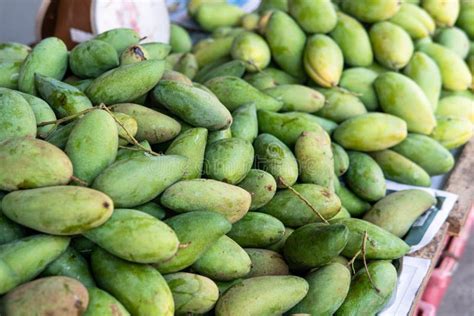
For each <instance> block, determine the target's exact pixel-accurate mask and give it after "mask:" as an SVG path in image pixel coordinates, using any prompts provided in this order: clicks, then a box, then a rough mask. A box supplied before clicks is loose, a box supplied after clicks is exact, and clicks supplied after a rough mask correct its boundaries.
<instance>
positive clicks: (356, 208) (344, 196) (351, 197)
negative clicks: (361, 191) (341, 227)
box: [336, 185, 370, 217]
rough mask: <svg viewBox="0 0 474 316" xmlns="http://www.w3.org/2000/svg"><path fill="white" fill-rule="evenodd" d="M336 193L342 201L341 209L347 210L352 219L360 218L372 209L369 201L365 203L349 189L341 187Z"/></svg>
mask: <svg viewBox="0 0 474 316" xmlns="http://www.w3.org/2000/svg"><path fill="white" fill-rule="evenodd" d="M336 192H337V196H338V197H339V199H340V200H341V204H342V207H341V209H342V208H344V209H346V210H347V211H348V212H349V214H351V216H352V217H357V216H360V215H362V214H364V213H365V212H367V211H368V210H369V209H370V204H369V203H368V202H367V201H364V200H362V199H361V198H359V197H358V196H357V195H356V194H355V193H353V192H352V191H351V190H349V189H348V188H346V187H344V186H342V185H341V186H340V188H338V189H337V191H336ZM339 213H340V212H339ZM339 213H338V214H339ZM336 216H337V214H336Z"/></svg>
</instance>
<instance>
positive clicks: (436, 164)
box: [391, 134, 454, 176]
mask: <svg viewBox="0 0 474 316" xmlns="http://www.w3.org/2000/svg"><path fill="white" fill-rule="evenodd" d="M391 150H393V151H395V152H397V153H399V154H400V155H402V156H404V157H406V158H408V159H409V160H411V161H413V162H414V163H416V164H417V165H418V166H420V167H421V168H423V169H424V170H425V171H426V172H427V173H428V174H429V175H432V176H434V175H439V174H443V173H446V172H449V171H450V170H451V169H452V168H453V167H454V157H453V155H452V154H451V153H450V152H449V151H448V150H447V149H446V148H444V147H443V146H442V145H441V144H440V143H438V142H437V141H436V140H434V139H433V138H431V137H428V136H425V135H419V134H408V136H407V138H406V139H405V140H404V141H403V142H401V143H400V144H398V145H397V146H395V147H392V148H391Z"/></svg>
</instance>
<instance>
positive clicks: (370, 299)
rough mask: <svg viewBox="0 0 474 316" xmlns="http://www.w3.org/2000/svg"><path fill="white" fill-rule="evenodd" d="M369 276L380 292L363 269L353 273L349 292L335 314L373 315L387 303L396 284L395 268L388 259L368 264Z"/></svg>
mask: <svg viewBox="0 0 474 316" xmlns="http://www.w3.org/2000/svg"><path fill="white" fill-rule="evenodd" d="M368 270H369V273H370V276H371V278H372V280H373V282H374V284H375V286H376V287H377V289H379V290H380V292H377V291H376V290H375V289H374V287H373V285H372V283H371V281H370V280H369V277H368V275H367V272H366V271H365V270H364V269H361V270H359V272H357V274H356V275H355V277H354V279H353V281H352V284H351V287H350V289H349V293H348V294H347V297H346V300H345V301H344V303H343V304H342V306H341V307H340V308H339V309H338V311H337V312H336V314H335V315H337V316H345V315H375V314H377V313H378V312H379V311H380V310H382V309H383V307H384V306H385V305H386V304H387V303H388V301H389V299H390V297H391V295H392V293H393V291H394V290H395V288H396V286H397V270H396V269H395V267H394V266H393V265H392V264H391V263H390V262H389V261H375V262H371V263H369V264H368Z"/></svg>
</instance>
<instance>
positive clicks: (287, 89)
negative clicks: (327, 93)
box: [264, 84, 325, 113]
mask: <svg viewBox="0 0 474 316" xmlns="http://www.w3.org/2000/svg"><path fill="white" fill-rule="evenodd" d="M264 92H265V93H267V94H269V95H271V96H272V97H274V98H276V99H279V100H282V101H283V107H282V108H281V111H283V112H289V111H298V112H308V113H313V112H316V111H318V110H319V109H321V108H322V107H323V106H324V104H325V103H324V102H325V97H324V95H323V94H321V93H320V92H318V91H316V90H314V89H311V88H309V87H306V86H303V85H297V84H283V85H278V86H276V87H273V88H269V89H265V90H264Z"/></svg>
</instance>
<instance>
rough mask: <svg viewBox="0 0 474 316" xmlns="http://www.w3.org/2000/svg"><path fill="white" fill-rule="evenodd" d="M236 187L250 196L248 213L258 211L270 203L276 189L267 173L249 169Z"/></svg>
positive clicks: (274, 182)
mask: <svg viewBox="0 0 474 316" xmlns="http://www.w3.org/2000/svg"><path fill="white" fill-rule="evenodd" d="M238 185H239V187H241V188H242V189H244V190H245V191H247V192H249V193H250V195H251V198H252V203H251V204H250V209H249V210H250V211H253V210H256V209H259V208H260V207H262V206H264V205H265V204H267V203H268V202H270V200H271V199H272V198H273V196H274V195H275V192H276V189H277V184H276V181H275V178H273V176H272V175H271V174H269V173H268V172H266V171H263V170H258V169H250V171H249V172H248V173H247V176H246V177H245V178H244V179H243V180H242V181H241V182H239V184H238Z"/></svg>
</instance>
